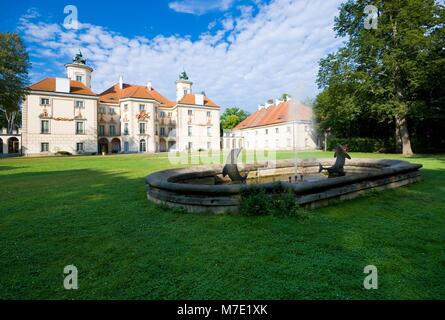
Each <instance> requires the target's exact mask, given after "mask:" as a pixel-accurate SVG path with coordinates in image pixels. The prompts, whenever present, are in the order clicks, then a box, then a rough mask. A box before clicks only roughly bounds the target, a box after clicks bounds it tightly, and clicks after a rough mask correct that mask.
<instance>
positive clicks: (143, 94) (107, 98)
mask: <svg viewBox="0 0 445 320" xmlns="http://www.w3.org/2000/svg"><path fill="white" fill-rule="evenodd" d="M99 96H100V102H102V103H119V100H120V99H125V98H139V99H151V100H156V101H158V102H159V103H160V104H161V107H173V106H174V105H175V104H176V103H175V102H174V101H171V100H169V99H167V98H166V97H164V96H163V95H161V94H160V93H159V92H158V91H156V90H155V89H152V90H149V89H148V88H147V87H146V86H140V85H132V84H126V83H125V84H124V85H123V89H121V88H120V87H119V84H115V85H114V86H112V87H110V88H108V89H107V90H105V91H104V92H102V93H101V94H99Z"/></svg>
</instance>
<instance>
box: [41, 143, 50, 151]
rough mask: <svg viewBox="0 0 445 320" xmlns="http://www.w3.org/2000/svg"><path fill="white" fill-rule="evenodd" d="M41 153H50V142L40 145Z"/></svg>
mask: <svg viewBox="0 0 445 320" xmlns="http://www.w3.org/2000/svg"><path fill="white" fill-rule="evenodd" d="M40 151H41V152H48V151H49V143H48V142H42V143H41V144H40Z"/></svg>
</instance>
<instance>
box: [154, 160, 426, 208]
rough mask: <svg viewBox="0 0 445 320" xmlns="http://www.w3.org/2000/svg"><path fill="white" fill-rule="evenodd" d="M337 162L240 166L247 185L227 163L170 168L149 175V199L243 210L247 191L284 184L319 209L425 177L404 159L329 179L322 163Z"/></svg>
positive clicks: (358, 165)
mask: <svg viewBox="0 0 445 320" xmlns="http://www.w3.org/2000/svg"><path fill="white" fill-rule="evenodd" d="M332 163H333V161H332V159H304V160H300V161H297V166H296V167H295V161H294V160H279V161H275V162H262V163H257V164H253V165H244V166H243V165H239V166H238V167H239V169H240V171H244V172H248V173H249V174H248V177H247V180H246V182H245V183H234V182H231V181H230V180H229V179H228V178H227V177H226V178H223V177H222V170H223V167H224V166H223V165H210V166H209V165H207V166H196V167H189V168H182V169H172V170H164V171H159V172H155V173H152V174H150V175H149V176H148V177H147V178H146V187H147V197H148V199H149V200H151V201H154V202H156V203H162V204H164V205H167V206H171V207H182V208H184V209H186V210H187V211H190V212H213V213H237V212H238V206H239V203H240V200H241V196H240V193H241V191H242V190H243V189H245V188H253V187H258V186H261V187H262V188H264V189H265V190H266V193H267V192H269V191H270V192H271V191H272V190H273V189H274V187H275V185H276V183H283V184H284V185H285V186H287V187H288V188H291V189H292V190H293V192H294V194H295V200H296V201H297V202H298V203H299V204H300V205H301V206H304V207H307V208H316V207H321V206H326V205H329V204H331V203H333V202H337V201H340V200H347V199H352V198H355V197H357V196H359V195H363V194H366V193H367V192H370V191H373V190H384V189H388V188H397V187H400V186H403V185H407V184H410V183H414V182H416V181H419V180H420V179H421V174H420V171H419V169H420V168H421V167H422V165H420V164H411V163H409V162H407V161H401V160H376V159H352V160H347V161H346V165H345V173H346V174H345V176H342V177H335V178H328V177H327V176H326V175H324V174H321V173H319V172H318V167H319V164H322V165H323V166H330V165H332Z"/></svg>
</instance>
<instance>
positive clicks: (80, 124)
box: [76, 122, 85, 134]
mask: <svg viewBox="0 0 445 320" xmlns="http://www.w3.org/2000/svg"><path fill="white" fill-rule="evenodd" d="M76 134H85V130H84V124H83V122H76Z"/></svg>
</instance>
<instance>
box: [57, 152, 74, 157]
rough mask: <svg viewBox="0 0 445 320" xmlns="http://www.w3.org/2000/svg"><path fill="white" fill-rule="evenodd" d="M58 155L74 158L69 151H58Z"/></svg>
mask: <svg viewBox="0 0 445 320" xmlns="http://www.w3.org/2000/svg"><path fill="white" fill-rule="evenodd" d="M56 155H58V156H72V153H70V152H68V151H57V153H56Z"/></svg>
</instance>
